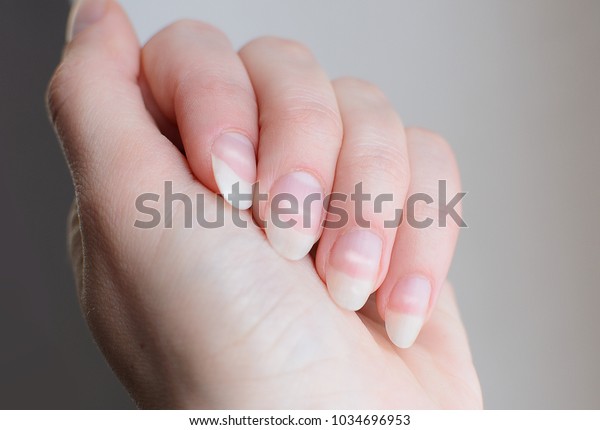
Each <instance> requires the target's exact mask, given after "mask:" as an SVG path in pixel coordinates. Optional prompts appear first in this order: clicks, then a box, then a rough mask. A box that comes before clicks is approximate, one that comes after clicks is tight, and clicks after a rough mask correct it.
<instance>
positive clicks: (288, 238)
mask: <svg viewBox="0 0 600 430" xmlns="http://www.w3.org/2000/svg"><path fill="white" fill-rule="evenodd" d="M240 57H241V58H242V60H243V62H244V64H245V65H246V69H247V70H248V73H249V74H250V79H251V80H252V84H253V86H254V90H255V92H256V98H257V100H258V105H259V111H260V118H259V124H260V144H259V152H258V183H259V191H260V192H261V193H262V192H264V191H267V192H268V198H266V199H265V200H264V201H261V202H260V203H259V208H258V212H257V215H258V217H259V218H260V219H261V220H265V221H266V233H267V237H268V238H269V241H270V242H271V244H272V246H273V247H274V248H275V250H276V251H278V252H279V254H281V255H282V256H284V257H286V258H288V259H290V260H298V259H300V258H302V257H304V256H305V255H306V254H308V252H309V251H310V249H311V247H312V245H313V244H314V243H315V242H316V240H317V239H318V238H319V235H320V233H321V230H322V227H321V221H322V217H323V212H324V211H323V199H324V195H325V194H328V193H329V192H330V191H331V187H332V184H333V176H334V171H335V163H336V160H337V156H338V151H339V148H340V145H341V139H342V128H341V120H340V115H339V111H338V107H337V102H336V99H335V94H334V92H333V88H332V86H331V83H330V81H329V79H328V78H327V76H326V75H325V72H324V71H323V70H322V69H321V68H320V67H319V65H318V64H317V61H316V60H315V58H314V57H313V55H312V54H311V53H310V52H309V51H308V50H307V49H306V48H305V47H304V46H302V45H299V44H298V43H296V42H292V41H287V40H283V39H277V38H272V37H267V38H261V39H257V40H255V41H253V42H250V43H249V44H248V45H246V46H245V47H244V48H243V49H242V50H241V51H240ZM261 198H262V197H261ZM280 208H281V209H285V212H288V213H285V214H283V210H282V211H280V210H279V209H280ZM289 212H293V213H291V214H290V213H289Z"/></svg>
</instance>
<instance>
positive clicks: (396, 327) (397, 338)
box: [385, 313, 423, 349]
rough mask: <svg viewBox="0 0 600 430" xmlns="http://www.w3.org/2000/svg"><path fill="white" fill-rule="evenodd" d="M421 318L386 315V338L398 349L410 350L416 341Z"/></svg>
mask: <svg viewBox="0 0 600 430" xmlns="http://www.w3.org/2000/svg"><path fill="white" fill-rule="evenodd" d="M422 327H423V318H421V317H419V316H414V315H405V314H396V313H388V314H387V315H386V318H385V329H386V332H387V334H388V337H389V338H390V340H391V341H392V343H393V344H394V345H396V346H397V347H398V348H402V349H407V348H410V347H411V346H412V345H413V344H414V343H415V341H416V339H417V337H418V336H419V333H420V332H421V328H422Z"/></svg>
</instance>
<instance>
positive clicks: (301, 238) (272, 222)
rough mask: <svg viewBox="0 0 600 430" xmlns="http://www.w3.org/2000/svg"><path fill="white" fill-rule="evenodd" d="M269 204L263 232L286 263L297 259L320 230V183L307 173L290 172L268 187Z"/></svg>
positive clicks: (321, 191)
mask: <svg viewBox="0 0 600 430" xmlns="http://www.w3.org/2000/svg"><path fill="white" fill-rule="evenodd" d="M268 205H269V206H268V218H267V225H266V233H267V238H268V239H269V242H271V246H273V248H274V249H275V251H277V252H278V253H279V254H280V255H281V256H283V257H285V258H287V259H288V260H300V259H301V258H303V257H304V256H305V255H306V254H308V253H309V252H310V249H311V248H312V246H313V245H314V243H315V242H316V240H317V238H318V234H319V232H320V231H321V217H322V215H323V189H322V188H321V184H320V182H319V181H318V180H317V178H315V177H314V176H313V175H311V174H310V173H307V172H301V171H298V172H292V173H289V174H287V175H285V176H283V177H282V178H280V179H279V180H278V181H277V182H276V183H275V184H274V185H273V187H272V188H271V192H270V194H269V203H268ZM292 224H294V225H293V226H292Z"/></svg>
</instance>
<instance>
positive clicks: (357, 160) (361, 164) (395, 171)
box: [350, 136, 410, 184]
mask: <svg viewBox="0 0 600 430" xmlns="http://www.w3.org/2000/svg"><path fill="white" fill-rule="evenodd" d="M382 139H389V138H388V137H385V138H382V137H379V136H377V137H374V138H373V139H367V140H361V141H360V142H356V143H355V144H353V145H352V148H353V154H352V160H353V162H352V163H351V166H350V169H351V171H352V170H353V171H355V172H359V174H360V175H363V176H366V175H371V176H373V177H374V178H375V179H377V180H379V179H381V178H382V176H383V177H384V178H390V179H391V180H392V182H393V183H397V184H406V183H408V178H409V177H410V166H409V163H408V158H407V156H406V154H405V153H404V151H402V150H401V146H399V145H396V144H395V142H390V143H389V144H387V143H383V140H382Z"/></svg>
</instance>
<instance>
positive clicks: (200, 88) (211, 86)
mask: <svg viewBox="0 0 600 430" xmlns="http://www.w3.org/2000/svg"><path fill="white" fill-rule="evenodd" d="M224 76H226V74H224V73H221V71H220V70H219V69H215V70H203V69H191V70H189V71H188V72H187V73H184V74H183V75H182V76H180V77H178V78H177V80H176V87H175V94H174V100H175V103H176V104H178V102H179V101H182V103H185V100H188V99H189V97H190V94H209V95H210V96H211V97H215V98H217V99H220V100H239V98H240V96H247V98H248V99H251V98H254V94H253V92H252V89H251V87H248V86H246V85H244V84H243V83H242V82H238V81H235V80H233V79H227V78H224Z"/></svg>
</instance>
